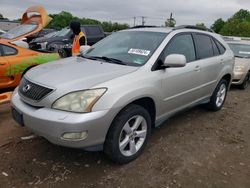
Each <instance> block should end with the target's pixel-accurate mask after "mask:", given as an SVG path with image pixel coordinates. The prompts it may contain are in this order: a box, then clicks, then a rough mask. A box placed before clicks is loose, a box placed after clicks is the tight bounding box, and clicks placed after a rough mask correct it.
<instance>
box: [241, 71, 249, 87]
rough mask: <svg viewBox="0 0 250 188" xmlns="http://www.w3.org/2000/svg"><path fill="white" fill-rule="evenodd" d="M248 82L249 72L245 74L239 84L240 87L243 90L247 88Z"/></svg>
mask: <svg viewBox="0 0 250 188" xmlns="http://www.w3.org/2000/svg"><path fill="white" fill-rule="evenodd" d="M248 82H249V73H248V74H247V75H246V77H245V79H244V81H243V83H242V84H241V85H240V89H242V90H244V89H247V87H248V84H249V83H248Z"/></svg>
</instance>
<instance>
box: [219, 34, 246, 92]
mask: <svg viewBox="0 0 250 188" xmlns="http://www.w3.org/2000/svg"><path fill="white" fill-rule="evenodd" d="M223 38H224V39H225V40H226V42H227V43H228V44H229V47H230V48H231V49H232V51H233V52H234V56H235V66H234V78H233V82H232V84H234V85H237V86H239V88H240V89H246V88H247V87H248V85H249V79H250V38H240V37H223Z"/></svg>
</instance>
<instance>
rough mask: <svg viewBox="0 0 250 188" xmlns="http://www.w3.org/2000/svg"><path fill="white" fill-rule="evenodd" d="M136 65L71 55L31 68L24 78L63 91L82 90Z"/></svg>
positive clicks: (123, 73)
mask: <svg viewBox="0 0 250 188" xmlns="http://www.w3.org/2000/svg"><path fill="white" fill-rule="evenodd" d="M137 69H138V67H133V66H125V65H118V64H112V63H107V62H100V61H94V60H89V59H85V58H82V57H71V58H65V59H62V60H58V61H55V62H51V63H47V64H43V65H39V66H37V67H34V68H32V69H31V70H30V71H28V72H27V73H26V75H25V78H27V79H28V80H30V81H32V82H35V83H37V84H41V85H44V86H47V87H51V88H55V89H60V90H64V91H69V92H70V91H74V90H83V89H89V88H91V87H94V86H95V85H97V84H100V83H103V82H105V81H109V80H111V79H114V78H117V77H120V76H122V75H125V74H128V73H131V72H133V71H136V70H137Z"/></svg>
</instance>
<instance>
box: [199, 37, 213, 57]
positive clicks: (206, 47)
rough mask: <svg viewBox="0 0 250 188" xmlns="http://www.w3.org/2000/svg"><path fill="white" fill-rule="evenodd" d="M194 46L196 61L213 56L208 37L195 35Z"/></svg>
mask: <svg viewBox="0 0 250 188" xmlns="http://www.w3.org/2000/svg"><path fill="white" fill-rule="evenodd" d="M195 44H196V50H197V57H198V59H204V58H208V57H212V56H213V55H214V52H213V46H212V42H211V40H210V37H209V36H207V35H201V34H195Z"/></svg>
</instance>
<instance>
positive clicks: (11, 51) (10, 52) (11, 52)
mask: <svg viewBox="0 0 250 188" xmlns="http://www.w3.org/2000/svg"><path fill="white" fill-rule="evenodd" d="M2 49H3V53H4V55H15V54H16V53H17V50H16V49H15V48H12V47H9V46H5V45H2Z"/></svg>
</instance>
